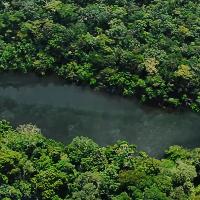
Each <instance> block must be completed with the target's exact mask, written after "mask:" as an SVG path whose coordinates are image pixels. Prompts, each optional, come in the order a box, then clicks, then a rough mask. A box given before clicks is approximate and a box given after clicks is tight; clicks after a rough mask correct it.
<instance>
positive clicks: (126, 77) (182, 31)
mask: <svg viewBox="0 0 200 200" xmlns="http://www.w3.org/2000/svg"><path fill="white" fill-rule="evenodd" d="M0 13H1V14H0V72H3V71H19V72H23V73H27V72H36V73H38V74H40V75H46V74H49V73H54V74H56V75H58V76H59V77H62V78H64V79H65V80H67V81H69V82H73V83H76V84H86V85H90V87H92V88H97V89H99V90H105V91H109V92H110V93H116V94H120V95H123V96H127V97H132V96H135V97H137V98H138V99H139V100H140V101H141V102H145V103H148V104H153V105H157V106H160V107H169V108H190V109H192V110H194V111H199V109H200V66H199V59H200V55H199V54H200V30H199V26H200V25H199V21H200V4H199V2H198V0H193V1H180V0H170V1H169V0H167V1H166V0H165V1H163V0H156V1H150V0H149V1H137V0H129V1H128V0H123V1H118V0H113V1H110V0H101V1H100V0H95V1H90V0H84V1H82V0H49V1H43V0H31V1H30V0H25V1H24V0H23V1H22V0H9V1H8V0H6V1H1V2H0Z"/></svg>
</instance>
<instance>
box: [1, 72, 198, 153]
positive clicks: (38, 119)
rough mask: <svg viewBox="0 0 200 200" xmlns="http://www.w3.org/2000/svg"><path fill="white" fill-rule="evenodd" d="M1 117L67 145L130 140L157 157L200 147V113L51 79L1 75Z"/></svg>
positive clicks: (28, 75)
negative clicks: (175, 148)
mask: <svg viewBox="0 0 200 200" xmlns="http://www.w3.org/2000/svg"><path fill="white" fill-rule="evenodd" d="M0 118H1V119H6V120H9V121H10V122H12V123H13V124H14V125H19V124H24V123H32V124H36V125H37V126H38V127H39V128H41V130H42V132H43V134H44V135H45V136H47V137H48V138H51V139H55V140H57V141H61V142H63V143H69V142H71V141H72V139H73V138H74V137H76V136H87V137H89V138H91V139H93V140H94V141H95V142H97V143H98V144H100V145H108V144H113V143H115V142H116V141H117V140H126V141H128V142H129V143H131V144H136V145H137V146H138V149H139V150H144V151H146V152H148V153H149V154H150V155H152V156H157V157H159V156H161V155H163V152H164V150H166V149H167V148H168V147H169V146H170V145H175V144H176V145H182V146H184V147H188V148H190V147H198V146H200V134H199V130H200V115H199V114H196V113H193V112H189V111H185V112H178V111H177V112H166V111H164V110H162V109H155V108H151V107H148V106H144V105H141V104H140V103H139V102H138V101H136V100H130V99H125V98H122V97H119V96H115V95H108V94H105V93H100V92H95V91H93V90H91V89H89V88H86V87H80V86H75V85H69V84H67V83H65V82H64V81H61V80H58V79H57V78H55V77H51V76H50V77H45V78H44V77H43V78H41V77H38V76H36V75H34V74H26V75H22V74H13V73H9V74H7V73H5V74H1V75H0Z"/></svg>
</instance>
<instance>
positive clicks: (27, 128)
mask: <svg viewBox="0 0 200 200" xmlns="http://www.w3.org/2000/svg"><path fill="white" fill-rule="evenodd" d="M0 199H1V200H40V199H44V200H62V199H64V200H101V199H102V200H143V199H146V200H199V199H200V149H199V148H198V149H193V150H187V149H183V148H181V147H179V146H172V147H170V148H169V149H168V150H167V151H166V154H165V158H164V159H162V160H158V159H155V158H152V157H149V156H148V155H147V154H146V153H145V152H138V151H137V149H136V147H135V146H134V145H129V144H128V143H127V142H124V141H119V142H117V143H116V144H113V145H110V146H107V147H100V146H98V145H97V144H96V143H95V142H93V141H92V140H90V139H88V138H84V137H78V138H75V139H74V140H73V141H72V142H71V143H70V144H68V145H66V146H65V145H63V144H61V143H57V142H55V141H53V140H49V139H46V138H45V137H44V136H42V135H41V133H40V129H38V128H37V127H36V126H34V125H31V124H28V125H21V126H19V127H17V128H16V129H14V128H12V126H11V125H10V124H9V123H8V122H6V121H0Z"/></svg>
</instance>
